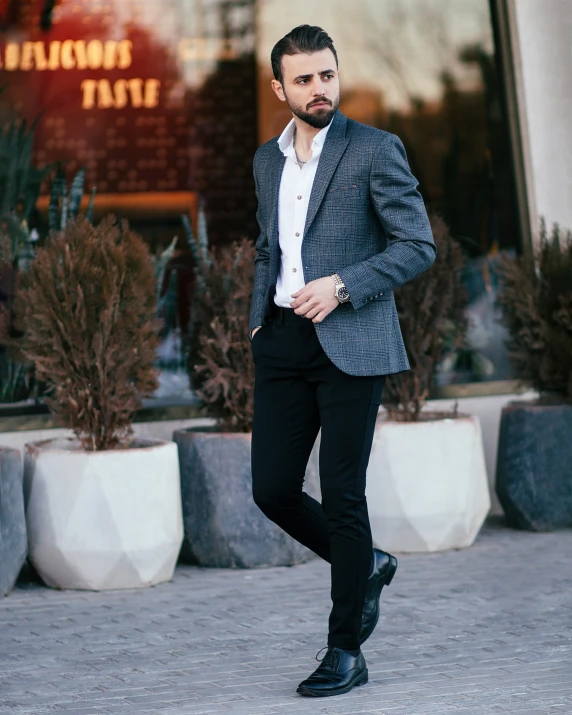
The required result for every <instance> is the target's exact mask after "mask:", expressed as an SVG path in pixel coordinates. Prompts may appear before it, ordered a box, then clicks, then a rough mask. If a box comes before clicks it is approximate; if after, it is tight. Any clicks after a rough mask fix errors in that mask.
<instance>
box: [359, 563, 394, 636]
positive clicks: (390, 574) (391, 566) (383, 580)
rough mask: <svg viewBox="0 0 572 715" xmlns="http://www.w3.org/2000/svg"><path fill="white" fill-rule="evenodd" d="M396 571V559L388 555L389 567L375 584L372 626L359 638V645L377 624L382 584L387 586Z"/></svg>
mask: <svg viewBox="0 0 572 715" xmlns="http://www.w3.org/2000/svg"><path fill="white" fill-rule="evenodd" d="M396 571H397V559H396V558H395V556H390V558H389V568H388V569H387V573H386V574H385V576H384V577H383V578H380V579H379V581H378V583H377V584H376V586H375V588H376V591H375V599H376V601H377V613H376V616H375V620H374V622H373V625H372V627H371V628H370V630H369V633H366V635H365V636H363V638H361V639H360V642H359V643H360V645H362V644H363V643H365V642H366V640H367V639H368V638H369V637H370V636H371V634H372V633H373V632H374V630H375V627H376V626H377V624H378V621H379V599H380V598H381V592H382V590H383V587H384V586H389V584H390V583H391V582H392V581H393V577H394V576H395V572H396Z"/></svg>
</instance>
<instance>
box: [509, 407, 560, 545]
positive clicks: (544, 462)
mask: <svg viewBox="0 0 572 715" xmlns="http://www.w3.org/2000/svg"><path fill="white" fill-rule="evenodd" d="M496 493H497V495H498V498H499V500H500V503H501V504H502V506H503V509H504V512H505V516H506V519H507V522H508V523H509V524H510V525H511V526H514V527H517V528H520V529H529V530H531V531H550V530H552V529H559V528H565V527H572V405H540V404H531V403H511V404H509V405H507V406H506V407H505V408H504V409H503V411H502V417H501V425H500V434H499V446H498V457H497V471H496Z"/></svg>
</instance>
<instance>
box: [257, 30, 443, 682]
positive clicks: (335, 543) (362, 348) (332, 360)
mask: <svg viewBox="0 0 572 715" xmlns="http://www.w3.org/2000/svg"><path fill="white" fill-rule="evenodd" d="M271 61H272V69H273V73H274V78H275V79H274V80H273V81H272V88H273V90H274V92H275V93H276V95H277V96H278V98H279V99H280V100H281V101H283V102H287V104H288V107H289V109H290V110H291V111H292V114H293V119H292V121H291V122H290V123H289V124H288V126H287V127H286V129H285V130H284V132H283V133H282V135H281V136H280V137H279V138H278V139H272V140H271V141H269V142H267V143H266V144H264V145H263V146H261V147H260V148H259V149H258V151H257V152H256V156H255V158H254V177H255V183H256V193H257V197H258V214H257V218H258V223H259V226H260V236H259V238H258V241H257V243H256V258H255V277H254V289H253V294H252V305H251V312H250V325H249V327H250V339H251V341H252V354H253V360H254V363H255V385H254V420H253V428H252V480H253V496H254V500H255V502H256V503H257V504H258V506H259V507H260V508H261V509H262V511H263V512H264V513H265V514H266V515H267V516H268V517H269V518H270V519H272V520H273V521H274V522H275V523H276V524H278V525H279V526H280V527H281V528H282V529H284V530H285V531H286V532H287V533H288V534H290V535H291V536H293V537H294V538H295V539H297V540H298V541H299V542H301V543H302V544H305V545H306V546H307V547H308V548H310V549H312V551H314V552H315V553H316V554H318V555H319V556H321V557H322V558H324V559H326V561H328V562H330V563H331V597H332V602H333V606H332V611H331V614H330V619H329V631H328V648H327V652H326V655H325V657H324V658H323V660H322V662H321V665H320V666H319V667H318V669H317V670H316V671H315V672H314V673H313V674H312V675H311V676H310V677H309V678H308V679H307V680H305V681H304V682H302V683H301V684H300V685H299V687H298V693H300V694H301V695H309V696H326V695H338V694H341V693H345V692H348V691H349V690H351V689H352V688H353V687H354V686H355V685H363V684H364V683H366V682H367V678H368V673H367V668H366V663H365V660H364V657H363V655H362V653H361V651H360V645H361V644H362V643H363V642H364V641H365V640H366V639H367V638H368V637H369V636H370V635H371V632H372V631H373V629H374V628H375V625H376V623H377V619H378V617H379V598H380V593H381V589H382V588H383V586H384V585H389V583H390V582H391V579H392V578H393V575H394V573H395V570H396V568H397V561H396V559H395V557H393V556H391V555H390V554H386V553H384V552H383V551H381V550H378V549H374V550H372V540H371V530H370V526H369V520H368V513H367V504H366V499H365V478H366V468H367V464H368V460H369V454H370V451H371V444H372V440H373V431H374V425H375V420H376V415H377V412H378V408H379V405H380V402H381V392H382V387H383V383H384V380H385V375H388V374H391V373H397V372H400V371H402V370H407V369H408V368H409V364H408V361H407V355H406V353H405V349H404V346H403V341H402V338H401V333H400V329H399V321H398V317H397V312H396V308H395V302H394V299H393V293H392V291H393V289H394V288H396V287H398V286H400V285H402V284H403V283H406V282H407V281H409V280H411V279H412V278H413V277H414V276H416V275H417V274H418V273H420V272H422V271H424V270H425V269H426V268H428V267H429V266H430V265H431V264H432V263H433V261H434V259H435V244H434V242H433V237H432V233H431V229H430V226H429V221H428V219H427V213H426V211H425V207H424V204H423V200H422V198H421V196H420V194H419V192H418V191H417V181H416V179H415V178H414V176H413V175H412V174H411V172H410V170H409V166H408V164H407V159H406V156H405V151H404V149H403V145H402V143H401V142H400V140H399V139H398V138H397V137H396V136H394V135H392V134H389V133H388V132H384V131H380V130H378V129H373V128H372V127H368V126H365V125H363V124H358V123H357V122H353V121H351V120H348V119H346V117H345V116H344V115H343V114H342V113H341V112H339V110H338V105H339V72H338V61H337V55H336V51H335V49H334V45H333V43H332V40H331V38H330V37H329V36H328V35H327V34H326V32H324V30H322V29H321V28H319V27H310V26H308V25H302V26H300V27H297V28H295V29H294V30H292V31H291V32H290V33H288V34H287V35H286V36H285V37H284V38H282V39H281V40H280V41H279V42H278V43H277V44H276V46H275V47H274V49H273V50H272V54H271ZM320 428H321V430H322V432H321V444H320V455H319V464H320V484H321V493H322V503H321V504H320V503H319V502H317V501H316V500H314V499H312V498H311V497H309V496H308V495H307V494H306V493H304V492H303V490H302V487H303V481H304V474H305V470H306V465H307V462H308V458H309V456H310V452H311V450H312V447H313V445H314V442H315V439H316V436H317V434H318V431H319V430H320Z"/></svg>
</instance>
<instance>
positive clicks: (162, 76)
mask: <svg viewBox="0 0 572 715" xmlns="http://www.w3.org/2000/svg"><path fill="white" fill-rule="evenodd" d="M1 5H2V8H1V9H2V10H5V12H4V13H3V15H2V17H1V18H0V22H2V23H3V24H2V34H0V59H1V60H2V61H1V62H0V86H3V85H5V86H6V87H5V91H4V92H3V93H2V94H1V95H0V120H6V119H7V118H9V117H11V116H13V115H14V113H16V112H18V113H19V114H21V115H22V116H23V117H25V118H26V119H27V120H28V121H32V120H33V119H34V118H36V117H38V116H40V121H39V123H38V126H37V128H36V134H35V141H34V151H33V153H32V162H33V164H35V165H38V166H44V165H47V164H50V163H52V162H58V163H61V164H63V166H64V167H65V171H66V174H67V177H68V181H69V180H71V178H72V176H74V175H75V173H76V172H77V170H78V169H79V168H80V167H82V166H85V167H86V192H87V193H89V192H90V191H91V188H92V187H96V189H97V197H96V202H95V208H96V211H95V218H96V219H97V218H99V217H100V216H101V215H103V214H104V213H106V212H107V211H110V210H111V211H113V212H114V213H116V214H119V215H121V216H124V217H126V218H128V219H129V220H130V222H131V224H132V226H133V227H134V228H135V230H137V231H138V232H139V233H141V234H142V235H143V237H144V238H145V239H146V240H147V241H148V242H149V244H150V245H151V248H152V251H153V253H154V254H155V255H157V256H159V255H160V254H161V253H162V252H163V251H164V250H165V249H166V248H167V247H168V246H169V245H170V244H171V242H172V239H173V237H174V236H177V237H178V241H177V243H176V246H175V250H174V252H173V253H172V257H171V259H170V261H169V266H168V270H167V271H166V273H165V279H164V282H163V286H162V290H163V294H164V295H166V300H165V301H164V303H163V315H162V317H163V319H164V328H163V330H162V334H161V337H162V339H163V341H162V345H161V348H160V350H159V355H160V362H159V364H160V367H161V368H162V376H161V387H160V389H159V391H158V393H157V396H161V397H166V398H168V399H169V400H170V401H172V399H173V397H177V398H179V397H181V396H183V397H184V398H189V397H190V396H191V392H190V390H189V384H188V376H187V370H186V355H185V350H186V344H185V340H186V332H187V327H188V326H187V324H188V318H189V296H190V295H191V291H192V283H193V271H192V269H193V261H192V257H191V254H190V252H189V251H188V248H187V244H186V238H185V233H184V230H183V226H182V223H181V213H187V214H189V215H190V217H191V219H192V220H193V221H194V222H195V224H196V220H197V211H198V207H199V206H201V207H202V209H203V210H204V213H205V216H206V221H207V224H208V231H209V238H210V241H211V243H213V244H215V243H220V242H227V241H230V240H232V239H234V238H240V237H242V236H244V235H254V234H255V232H256V227H255V224H256V222H255V196H254V184H253V179H252V156H253V155H254V152H255V150H256V146H257V136H256V94H255V90H256V67H255V55H254V51H255V45H254V0H233V1H231V2H229V1H228V0H161V2H157V0H105V2H103V1H102V0H56V2H46V0H9V1H8V2H6V3H2V4H1ZM48 193H49V185H48V183H46V184H45V185H44V186H43V187H42V196H41V197H40V199H39V201H38V210H37V211H36V212H35V214H33V215H32V216H30V224H31V226H32V227H33V228H35V229H37V230H38V231H39V234H40V243H41V242H42V240H43V239H44V237H45V235H46V233H47V230H46V229H47V207H48V198H49V197H48Z"/></svg>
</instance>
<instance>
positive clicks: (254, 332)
mask: <svg viewBox="0 0 572 715" xmlns="http://www.w3.org/2000/svg"><path fill="white" fill-rule="evenodd" d="M261 327H262V325H259V326H258V327H257V328H253V329H252V337H251V338H250V339H251V340H252V338H253V337H254V336H255V335H256V331H257V330H260V328H261Z"/></svg>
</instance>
